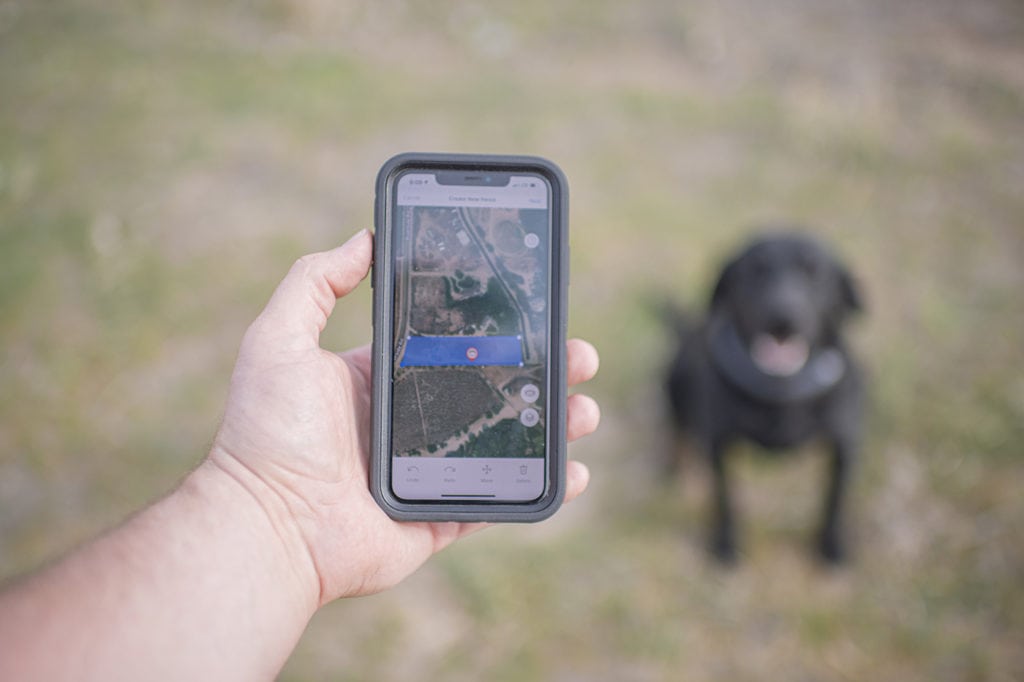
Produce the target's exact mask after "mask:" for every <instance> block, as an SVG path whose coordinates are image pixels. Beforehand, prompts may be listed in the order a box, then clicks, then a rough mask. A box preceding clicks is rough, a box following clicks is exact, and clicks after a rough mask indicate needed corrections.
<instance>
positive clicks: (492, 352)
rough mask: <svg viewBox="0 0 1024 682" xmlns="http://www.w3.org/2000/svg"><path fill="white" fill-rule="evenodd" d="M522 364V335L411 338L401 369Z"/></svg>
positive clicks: (408, 341) (407, 340) (406, 342)
mask: <svg viewBox="0 0 1024 682" xmlns="http://www.w3.org/2000/svg"><path fill="white" fill-rule="evenodd" d="M522 364H523V341H522V337H520V336H410V337H408V338H407V339H406V340H405V354H404V355H402V361H401V363H400V364H399V366H401V367H452V366H472V365H505V366H512V367H518V366H521V365H522Z"/></svg>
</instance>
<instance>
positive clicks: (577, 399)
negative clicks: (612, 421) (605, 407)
mask: <svg viewBox="0 0 1024 682" xmlns="http://www.w3.org/2000/svg"><path fill="white" fill-rule="evenodd" d="M565 412H566V426H565V433H566V438H568V439H569V440H570V441H573V440H576V439H577V438H581V437H583V436H586V435H587V434H588V433H593V432H594V431H595V430H596V429H597V425H598V424H599V423H601V408H600V407H598V406H597V402H596V401H595V400H594V399H593V398H591V397H590V396H588V395H583V394H582V393H577V394H576V395H571V396H569V399H568V400H567V401H566V411H565Z"/></svg>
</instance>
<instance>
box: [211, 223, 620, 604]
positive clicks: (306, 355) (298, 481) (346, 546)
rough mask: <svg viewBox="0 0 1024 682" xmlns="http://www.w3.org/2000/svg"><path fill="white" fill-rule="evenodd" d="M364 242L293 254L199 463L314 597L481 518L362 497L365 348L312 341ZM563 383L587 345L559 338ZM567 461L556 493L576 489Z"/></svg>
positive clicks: (592, 423) (443, 542)
mask: <svg viewBox="0 0 1024 682" xmlns="http://www.w3.org/2000/svg"><path fill="white" fill-rule="evenodd" d="M372 245H373V239H372V237H371V235H370V234H369V233H368V232H366V231H363V232H360V233H358V234H357V235H355V236H354V237H352V239H350V240H349V241H348V242H346V243H345V244H344V245H343V246H341V247H339V248H337V249H334V250H332V251H327V252H323V253H317V254H312V255H309V256H305V257H303V258H301V259H299V261H298V262H296V264H295V265H294V266H293V267H292V269H291V270H290V271H289V273H288V275H287V276H286V277H285V279H284V280H283V281H282V282H281V284H280V285H279V286H278V288H277V290H276V291H275V292H274V295H273V296H272V298H271V300H270V302H269V303H268V304H267V307H266V308H265V309H264V310H263V312H262V313H261V314H260V316H259V317H258V318H257V319H256V321H255V322H253V324H252V325H251V326H250V328H249V330H248V331H247V332H246V335H245V338H244V340H243V342H242V347H241V350H240V351H239V355H238V360H237V363H236V365H235V370H234V374H233V375H232V379H231V388H230V391H229V395H228V401H227V407H226V410H225V415H224V420H223V422H222V424H221V426H220V430H219V432H218V434H217V437H216V439H215V441H214V444H213V448H212V450H211V452H210V455H209V457H208V458H207V461H206V462H205V463H204V467H206V468H210V469H212V470H214V471H219V472H221V473H225V474H228V475H229V476H231V478H233V479H235V480H236V481H238V482H239V483H241V484H242V485H243V486H244V487H245V488H246V489H247V490H248V491H249V492H250V493H251V495H252V497H253V499H254V501H255V502H256V503H258V504H259V506H260V507H261V508H262V509H263V510H264V511H265V512H266V513H267V515H268V516H269V518H270V521H271V524H272V525H273V527H274V529H275V531H276V533H277V535H278V537H279V539H280V540H281V542H282V543H283V547H284V549H285V553H284V554H285V556H287V557H289V559H290V561H291V562H292V568H293V570H294V571H296V572H297V574H298V575H299V576H300V581H303V582H305V583H306V584H308V585H309V586H310V587H309V589H310V590H311V591H312V592H313V594H312V598H313V600H315V603H316V604H317V605H322V604H324V603H326V602H329V601H331V600H333V599H336V598H338V597H343V596H356V595H363V594H371V593H373V592H377V591H379V590H382V589H385V588H387V587H390V586H392V585H394V584H396V583H397V582H399V581H400V580H402V579H403V578H404V577H406V576H407V575H409V574H410V573H412V572H413V571H414V570H415V569H416V568H418V567H419V566H420V565H421V564H422V563H423V562H424V561H426V559H427V558H429V557H430V556H431V555H432V554H434V553H435V552H437V551H439V550H441V549H442V548H444V547H446V546H447V545H449V544H450V543H451V542H453V541H454V540H456V539H458V538H460V537H462V536H464V535H466V534H468V533H471V532H473V531H474V530H477V529H478V528H480V527H481V526H483V525H484V524H466V523H455V522H445V523H425V522H420V523H398V522H396V521H393V520H392V519H391V518H389V517H388V516H387V515H386V514H385V513H384V512H383V510H381V508H380V507H379V506H378V505H377V503H376V502H375V501H374V499H373V497H372V496H371V495H370V492H369V487H368V468H367V467H368V457H369V433H370V394H371V390H370V388H371V384H370V349H369V347H368V346H364V347H362V348H357V349H355V350H352V351H349V352H346V353H341V354H335V353H332V352H329V351H326V350H323V349H322V348H320V345H319V337H320V333H321V332H322V331H323V329H324V327H325V325H326V324H327V319H328V317H329V316H330V314H331V311H332V310H333V308H334V304H335V301H336V299H338V298H341V297H343V296H345V295H346V294H348V293H349V292H350V291H352V289H354V288H355V287H356V286H357V285H358V284H359V282H360V281H362V280H363V278H365V276H366V274H367V272H368V270H369V267H370V262H371V259H372ZM567 360H568V372H567V373H568V381H569V384H570V385H573V384H576V383H580V382H582V381H586V380H588V379H590V378H591V377H593V375H594V374H595V373H596V371H597V367H598V356H597V352H596V350H595V349H594V347H593V346H591V345H590V344H589V343H587V342H585V341H582V340H578V339H574V340H571V341H569V344H568V357H567ZM567 408H568V409H567V419H568V424H567V434H568V438H569V440H574V439H576V438H579V437H580V436H583V435H586V434H588V433H590V432H592V431H593V430H594V429H596V428H597V424H598V421H599V419H600V412H599V409H598V406H597V403H595V402H594V401H593V400H592V399H591V398H589V397H587V396H585V395H582V394H576V395H572V396H570V397H569V399H568V404H567ZM588 480H589V473H588V471H587V469H586V467H585V466H584V465H583V464H581V463H579V462H576V461H570V462H569V463H568V468H567V485H566V501H569V500H571V499H572V498H574V497H576V496H577V495H579V494H580V493H581V492H582V491H583V490H584V488H586V485H587V481H588Z"/></svg>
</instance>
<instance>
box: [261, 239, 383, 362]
mask: <svg viewBox="0 0 1024 682" xmlns="http://www.w3.org/2000/svg"><path fill="white" fill-rule="evenodd" d="M372 260H373V237H372V236H371V235H370V232H369V230H365V229H364V230H360V231H359V232H357V233H356V234H355V235H353V236H352V237H351V238H350V239H349V240H348V241H347V242H345V243H344V244H342V245H341V246H339V247H338V248H336V249H332V250H330V251H322V252H320V253H311V254H309V255H307V256H303V257H302V258H299V259H298V260H297V261H295V264H294V265H293V266H292V268H291V270H289V271H288V274H287V275H286V276H285V278H284V279H283V280H282V281H281V283H280V284H279V285H278V286H277V289H276V290H275V291H274V294H273V296H271V297H270V302H268V303H267V307H266V308H264V309H263V312H262V313H260V316H259V317H258V318H257V319H256V322H255V323H254V324H253V329H251V331H252V332H255V333H256V334H258V335H259V336H263V335H265V334H269V335H272V336H274V337H278V338H279V339H280V340H281V341H284V342H285V343H286V344H287V346H288V347H290V348H292V349H294V350H300V349H304V348H309V347H316V346H318V345H319V342H320V332H322V331H323V329H324V327H325V326H326V325H327V318H328V317H330V316H331V311H332V310H334V304H335V302H336V301H337V299H339V298H341V297H342V296H345V295H346V294H348V293H349V292H350V291H352V290H353V289H355V288H356V286H357V285H358V284H359V283H360V282H361V281H363V279H364V278H365V277H366V273H367V272H369V270H370V263H371V262H372Z"/></svg>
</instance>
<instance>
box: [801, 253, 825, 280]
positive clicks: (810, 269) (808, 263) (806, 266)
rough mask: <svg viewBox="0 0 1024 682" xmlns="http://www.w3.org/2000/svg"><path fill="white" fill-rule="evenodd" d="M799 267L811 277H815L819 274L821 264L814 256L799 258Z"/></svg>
mask: <svg viewBox="0 0 1024 682" xmlns="http://www.w3.org/2000/svg"><path fill="white" fill-rule="evenodd" d="M800 269H801V270H803V272H804V274H805V275H807V276H808V277H810V278H811V279H816V278H817V277H818V275H820V274H821V264H820V263H818V261H817V260H815V259H814V258H801V259H800Z"/></svg>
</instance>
